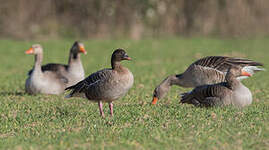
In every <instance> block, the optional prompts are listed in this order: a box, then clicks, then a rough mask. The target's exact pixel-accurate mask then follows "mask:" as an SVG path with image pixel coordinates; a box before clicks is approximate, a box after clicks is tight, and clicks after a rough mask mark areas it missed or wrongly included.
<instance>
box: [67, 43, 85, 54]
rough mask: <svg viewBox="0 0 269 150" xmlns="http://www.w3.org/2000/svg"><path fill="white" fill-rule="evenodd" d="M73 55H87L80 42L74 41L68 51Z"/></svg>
mask: <svg viewBox="0 0 269 150" xmlns="http://www.w3.org/2000/svg"><path fill="white" fill-rule="evenodd" d="M70 51H71V52H72V53H73V54H78V53H83V54H85V55H86V54H87V51H86V50H85V47H84V44H83V43H81V42H78V41H76V42H75V43H74V44H73V46H72V47H71V50H70Z"/></svg>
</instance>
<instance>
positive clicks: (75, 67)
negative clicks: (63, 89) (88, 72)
mask: <svg viewBox="0 0 269 150" xmlns="http://www.w3.org/2000/svg"><path fill="white" fill-rule="evenodd" d="M80 53H84V54H86V53H87V52H86V50H85V48H84V45H83V43H81V42H78V41H76V42H75V43H74V44H73V46H72V47H71V49H70V53H69V59H68V64H67V65H64V64H56V63H50V64H46V65H43V66H42V67H41V69H42V71H53V72H57V73H59V74H61V75H62V76H64V77H66V78H67V79H68V83H67V87H68V86H72V85H74V84H76V83H78V82H79V81H81V80H83V79H84V78H85V73H84V69H83V65H82V63H81V60H80ZM31 73H32V70H30V71H29V73H28V74H29V75H31Z"/></svg>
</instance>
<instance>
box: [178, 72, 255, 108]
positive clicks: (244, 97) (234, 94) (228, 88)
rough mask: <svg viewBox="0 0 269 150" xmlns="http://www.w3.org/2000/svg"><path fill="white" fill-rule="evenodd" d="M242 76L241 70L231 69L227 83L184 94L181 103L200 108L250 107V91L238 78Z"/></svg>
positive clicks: (202, 87) (211, 85) (203, 87)
mask: <svg viewBox="0 0 269 150" xmlns="http://www.w3.org/2000/svg"><path fill="white" fill-rule="evenodd" d="M241 74H242V70H241V69H236V68H231V69H230V70H229V71H228V73H227V74H226V78H225V79H226V81H225V82H221V83H218V84H210V85H202V86H198V87H196V88H194V89H193V90H192V91H191V92H188V93H184V94H182V97H181V103H188V104H193V105H195V106H199V107H211V106H226V105H234V106H236V107H239V108H242V107H245V106H247V105H250V104H251V103H252V94H251V92H250V90H249V89H248V88H247V87H245V86H244V85H243V84H242V83H241V82H240V81H239V79H237V78H236V77H238V76H240V75H241Z"/></svg>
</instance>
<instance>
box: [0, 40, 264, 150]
mask: <svg viewBox="0 0 269 150" xmlns="http://www.w3.org/2000/svg"><path fill="white" fill-rule="evenodd" d="M36 42H37V41H11V40H0V54H1V55H0V62H1V65H0V74H1V75H0V76H1V78H0V149H115V150H117V149H204V150H208V149H223V150H227V149H269V73H268V71H264V72H259V73H257V74H255V75H254V76H253V77H251V78H249V79H247V80H244V81H243V83H244V84H245V85H246V86H247V87H249V89H250V90H251V91H252V94H253V99H254V101H253V103H252V104H251V105H250V106H249V107H246V108H244V109H237V108H235V107H232V106H229V107H225V108H208V109H205V108H196V107H194V106H191V105H188V104H180V103H179V96H178V94H179V93H182V92H186V91H188V90H191V89H184V88H181V87H176V86H174V87H173V88H172V89H171V91H170V92H169V94H168V95H167V96H166V97H165V98H164V99H162V100H161V101H159V103H158V104H157V105H156V106H151V105H150V102H151V99H152V93H153V90H154V88H155V86H156V85H158V84H159V83H160V82H161V81H162V80H163V79H164V78H165V77H166V76H168V75H170V74H179V73H181V72H183V71H184V70H185V69H186V68H187V67H188V65H190V64H191V63H192V62H193V61H195V60H197V59H199V58H201V57H204V56H208V55H226V56H235V57H246V58H250V59H253V60H257V61H259V62H262V63H264V64H265V68H266V67H268V65H269V38H263V39H251V40H250V39H244V40H238V39H213V38H206V39H205V38H167V39H155V40H151V39H146V40H141V41H131V40H83V41H82V42H83V43H84V44H85V48H86V50H87V52H88V54H87V55H82V56H81V58H82V61H83V65H84V69H85V72H86V76H88V75H89V74H90V73H92V72H95V71H97V70H99V69H102V68H105V67H110V57H111V54H112V52H113V50H114V49H116V48H124V49H126V51H127V53H128V55H129V56H130V57H132V58H133V60H132V61H129V62H128V61H125V62H123V63H122V64H123V65H124V66H126V67H128V68H129V69H130V70H131V71H132V72H133V74H134V77H135V83H134V85H133V87H132V89H131V90H130V91H129V93H128V94H127V95H126V96H124V97H123V98H121V99H119V100H118V101H115V102H114V107H115V108H114V111H115V112H114V117H110V116H109V110H108V105H107V104H105V105H104V111H105V115H106V118H101V117H100V115H99V111H98V106H97V104H96V103H93V102H90V101H87V100H85V99H80V98H72V99H64V95H66V94H67V93H65V94H62V95H58V96H53V95H35V96H31V95H27V94H25V92H24V83H25V79H26V78H27V72H28V70H30V69H31V68H32V66H33V63H34V57H33V56H31V55H30V56H29V55H25V54H24V51H25V50H27V49H28V48H30V46H31V45H32V44H34V43H36ZM38 42H39V41H38ZM73 42H74V41H72V40H56V41H53V40H50V41H42V42H39V43H40V44H42V45H43V48H44V61H43V64H45V63H49V62H57V63H67V59H68V54H69V49H70V47H71V45H72V44H73ZM267 70H268V69H267Z"/></svg>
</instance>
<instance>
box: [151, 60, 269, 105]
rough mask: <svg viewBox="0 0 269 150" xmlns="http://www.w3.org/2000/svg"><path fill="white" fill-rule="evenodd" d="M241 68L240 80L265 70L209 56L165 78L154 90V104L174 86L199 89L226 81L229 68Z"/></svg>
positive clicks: (253, 63)
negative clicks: (183, 70) (199, 87)
mask: <svg viewBox="0 0 269 150" xmlns="http://www.w3.org/2000/svg"><path fill="white" fill-rule="evenodd" d="M233 66H235V67H237V68H238V67H240V68H242V72H241V74H240V75H238V79H243V78H247V77H249V76H252V75H253V74H254V73H255V72H257V71H261V70H264V69H262V68H258V67H257V66H263V64H261V63H258V62H255V61H252V60H248V59H243V58H232V57H224V56H208V57H204V58H202V59H199V60H197V61H196V62H194V63H193V64H191V65H190V66H189V67H188V68H187V70H186V71H185V72H184V73H182V74H178V75H171V76H168V77H167V78H165V79H164V80H163V81H162V82H161V83H160V84H159V85H158V86H157V87H156V88H155V90H154V92H153V99H152V104H156V103H157V101H158V100H159V99H162V98H163V97H164V96H165V95H166V94H167V93H168V91H169V89H170V87H171V86H172V85H178V86H181V87H197V86H200V85H205V84H215V83H220V82H223V81H225V74H226V72H227V70H228V68H229V67H233Z"/></svg>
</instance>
